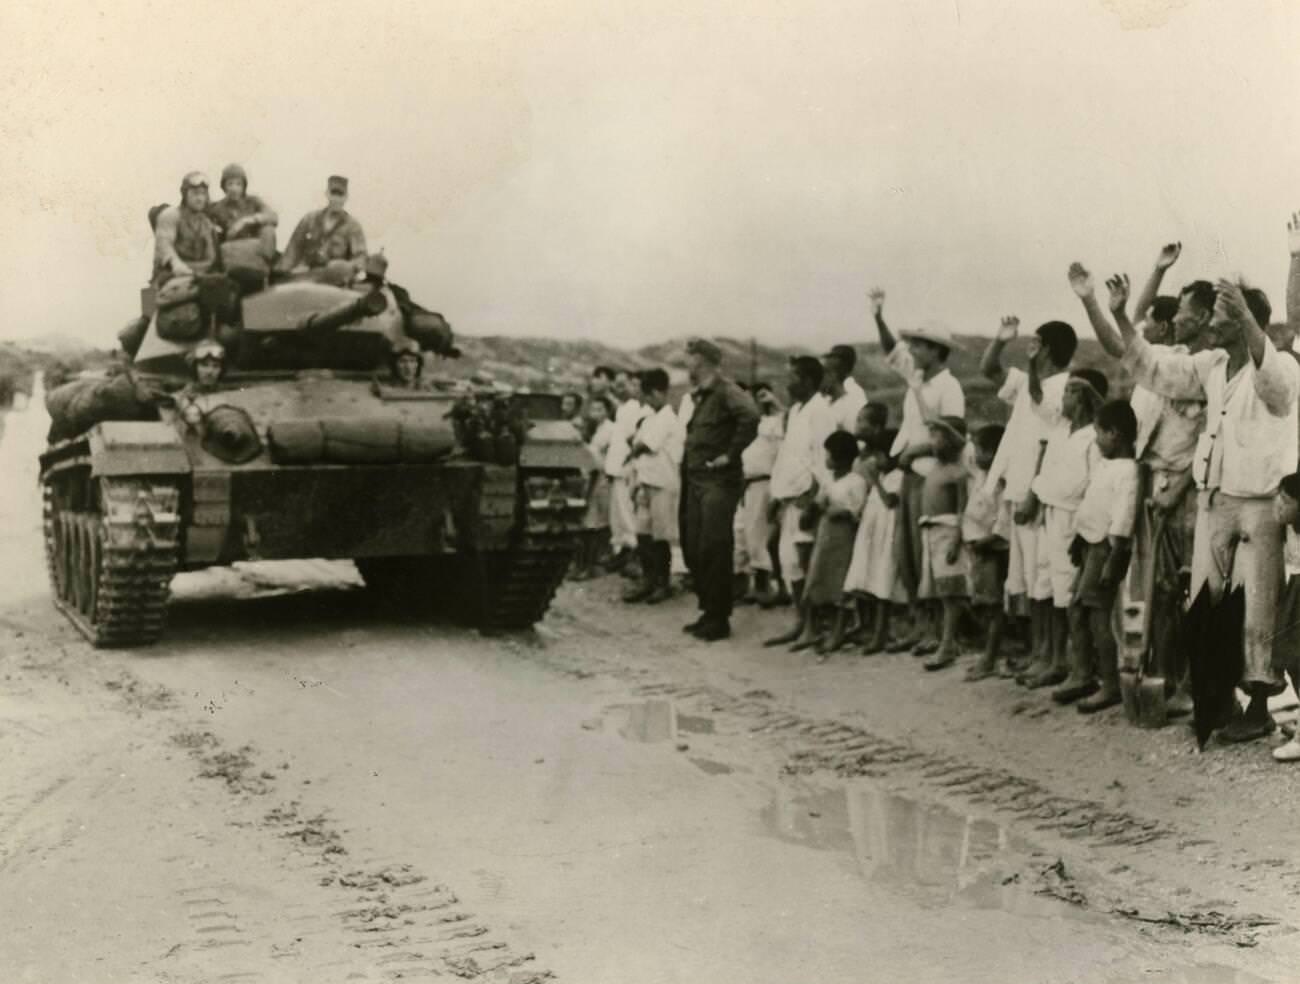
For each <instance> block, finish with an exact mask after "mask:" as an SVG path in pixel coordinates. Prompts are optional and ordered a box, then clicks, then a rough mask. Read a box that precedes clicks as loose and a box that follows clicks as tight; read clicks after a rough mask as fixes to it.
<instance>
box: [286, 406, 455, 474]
mask: <svg viewBox="0 0 1300 984" xmlns="http://www.w3.org/2000/svg"><path fill="white" fill-rule="evenodd" d="M267 441H268V443H269V444H270V446H271V460H272V461H274V462H276V463H277V464H284V465H306V464H311V463H313V462H319V461H325V462H335V463H338V464H392V463H397V462H404V463H419V462H428V461H437V460H438V459H439V458H444V457H446V456H447V455H448V454H450V453H451V452H452V451H453V450H454V449H455V447H456V441H455V437H454V436H453V434H452V433H451V432H450V431H449V430H448V429H447V428H446V427H439V426H437V425H433V424H422V423H416V422H414V421H409V420H396V419H392V418H389V419H380V420H354V419H350V418H326V419H322V420H280V421H276V422H275V423H273V424H272V425H271V426H270V427H269V428H268V429H267Z"/></svg>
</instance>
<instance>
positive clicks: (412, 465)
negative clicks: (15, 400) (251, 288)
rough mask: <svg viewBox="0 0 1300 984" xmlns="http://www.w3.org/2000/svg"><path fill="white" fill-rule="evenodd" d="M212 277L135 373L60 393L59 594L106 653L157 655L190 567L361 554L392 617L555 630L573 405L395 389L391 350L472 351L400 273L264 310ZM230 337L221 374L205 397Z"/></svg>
mask: <svg viewBox="0 0 1300 984" xmlns="http://www.w3.org/2000/svg"><path fill="white" fill-rule="evenodd" d="M199 280H200V281H201V282H200V283H199V285H198V289H197V293H196V294H195V295H194V296H193V297H191V298H190V300H189V301H187V302H186V303H191V305H192V306H191V307H190V308H187V309H185V310H184V311H182V312H180V313H179V314H178V313H177V312H176V311H175V310H174V309H173V310H170V311H163V310H159V311H155V312H153V313H152V314H151V315H149V316H147V329H145V330H144V331H143V334H142V335H140V336H138V337H137V339H136V340H135V344H134V345H133V347H134V348H135V351H134V358H133V360H132V362H131V363H130V365H129V366H128V367H126V368H125V369H124V370H123V371H122V372H121V373H120V374H119V375H117V376H114V377H113V378H112V379H109V380H99V381H91V382H87V381H81V382H80V383H75V382H74V383H71V384H68V385H66V386H64V387H61V388H60V389H58V390H55V391H54V392H52V393H50V394H48V396H47V405H48V406H49V407H50V409H51V416H52V418H53V421H54V423H53V426H52V428H51V433H50V439H51V440H50V445H49V447H48V448H47V450H46V451H45V452H44V454H42V455H41V459H40V464H41V481H42V485H43V494H44V535H45V548H46V556H47V561H48V568H49V577H50V582H51V586H52V591H53V595H54V599H55V603H56V605H57V606H58V607H59V608H60V609H61V610H62V611H63V612H64V613H65V615H66V616H67V617H68V618H69V619H70V620H71V621H72V622H73V623H74V624H75V625H76V626H77V627H78V628H79V629H80V630H81V631H82V632H83V633H84V634H85V635H86V637H87V638H88V639H90V641H91V642H92V643H94V644H95V645H96V646H137V645H144V644H148V643H152V642H154V641H155V640H157V639H158V638H159V636H160V635H161V634H162V632H163V631H164V626H165V622H166V609H167V601H168V596H169V586H170V584H171V581H172V578H173V576H174V575H175V574H176V573H177V572H178V571H187V570H196V569H199V568H204V567H209V566H214V565H227V564H231V563H233V562H236V561H242V560H259V559H265V560H272V559H288V558H318V557H323V558H348V559H351V560H353V561H355V562H356V566H357V569H358V570H359V572H360V574H361V576H362V578H363V580H364V581H365V584H366V587H367V589H368V590H370V591H372V592H374V593H375V594H376V595H377V596H378V597H379V598H380V599H382V600H383V601H385V602H388V603H394V604H397V605H400V606H401V607H402V608H403V609H404V610H406V611H412V610H414V611H419V612H430V613H433V612H438V611H441V612H450V613H452V614H454V615H456V616H458V617H460V618H462V619H464V620H466V621H468V622H471V623H472V624H475V625H477V626H479V627H481V628H484V629H517V628H522V627H526V626H529V625H532V624H533V623H535V622H536V621H537V620H539V619H540V618H541V617H542V616H543V614H544V613H545V611H546V609H547V607H548V605H549V603H550V601H551V599H552V597H553V595H554V592H555V589H556V587H557V586H558V585H559V583H560V581H561V579H562V578H563V576H564V573H565V571H566V569H567V568H568V566H569V563H570V561H571V559H572V557H573V554H574V552H575V551H576V550H577V548H578V547H579V546H580V543H581V538H582V536H583V535H584V534H583V516H584V513H585V509H586V499H585V495H586V482H587V470H588V469H589V468H590V467H591V466H592V461H591V458H590V455H589V453H588V452H587V450H586V448H585V447H584V445H583V443H582V441H581V440H580V438H579V436H578V434H577V432H576V431H575V430H574V428H573V427H572V426H571V425H570V424H569V423H568V422H566V421H563V420H560V419H559V417H560V414H559V405H558V397H555V398H551V397H549V396H546V395H541V394H537V395H533V396H526V395H502V394H500V393H484V392H482V391H470V392H468V393H466V392H465V391H464V390H463V388H458V387H457V386H456V385H454V384H452V382H451V381H450V380H446V381H442V382H439V381H437V380H434V381H431V382H426V383H424V384H423V385H418V386H414V387H412V386H407V385H399V384H398V381H397V380H396V379H395V378H394V377H391V376H389V375H387V373H386V371H385V369H386V367H387V366H389V364H390V357H391V356H392V353H393V352H394V346H396V347H397V348H398V349H401V348H402V347H403V345H405V347H407V348H411V347H412V346H411V345H410V341H409V340H410V339H414V340H415V341H416V342H417V343H418V345H419V347H420V349H422V350H424V352H426V353H428V352H431V351H433V352H441V353H442V354H444V355H447V354H458V353H455V352H454V348H453V347H452V346H451V336H450V329H449V328H448V327H447V325H446V322H445V321H442V319H441V317H440V316H438V315H435V314H432V313H431V312H426V311H423V309H420V308H419V307H418V306H415V305H412V304H411V303H410V301H409V298H408V297H407V296H406V295H405V293H404V292H403V291H401V289H400V288H397V287H395V286H393V285H391V284H388V283H386V282H385V281H384V280H383V279H382V277H380V278H377V279H376V278H371V281H370V282H368V283H363V284H358V285H353V286H337V285H332V284H328V283H320V282H315V281H311V280H298V281H291V282H284V283H273V284H271V285H269V286H266V287H265V288H264V289H261V290H259V291H256V292H253V293H250V294H247V295H246V296H240V293H239V291H238V290H234V291H232V289H231V285H230V283H229V282H228V281H226V280H225V278H223V277H221V276H220V275H208V276H204V277H201V278H199ZM184 325H188V327H187V328H185V330H184V331H181V330H179V328H178V326H184ZM213 340H216V341H218V342H219V343H220V344H221V346H222V349H223V350H224V364H225V371H224V374H223V375H221V376H220V379H219V381H218V382H216V383H215V384H214V385H209V386H199V385H197V384H196V382H195V380H194V376H193V368H192V363H193V361H194V359H193V355H194V352H195V350H196V349H197V348H198V347H199V346H202V345H208V346H211V344H212V341H213ZM78 386H80V389H77V387H78Z"/></svg>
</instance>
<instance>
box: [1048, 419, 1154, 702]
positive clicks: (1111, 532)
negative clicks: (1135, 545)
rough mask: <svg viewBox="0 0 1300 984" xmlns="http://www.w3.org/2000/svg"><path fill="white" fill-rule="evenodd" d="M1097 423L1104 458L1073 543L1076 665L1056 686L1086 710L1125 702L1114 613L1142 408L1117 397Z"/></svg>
mask: <svg viewBox="0 0 1300 984" xmlns="http://www.w3.org/2000/svg"><path fill="white" fill-rule="evenodd" d="M1095 427H1096V432H1097V450H1098V452H1100V455H1101V460H1100V461H1099V462H1097V463H1096V465H1095V467H1094V468H1093V469H1092V471H1091V474H1090V475H1089V478H1088V489H1087V491H1086V492H1085V493H1084V495H1083V501H1082V502H1080V503H1079V508H1078V510H1077V511H1076V512H1075V514H1074V537H1073V540H1072V543H1071V546H1070V557H1071V560H1072V561H1073V562H1074V566H1075V569H1076V571H1077V574H1076V577H1075V584H1074V592H1073V595H1072V597H1071V600H1070V642H1071V649H1072V650H1073V656H1074V665H1073V669H1072V670H1071V672H1070V677H1069V679H1068V680H1066V681H1065V684H1064V685H1063V686H1061V687H1059V688H1057V689H1056V690H1054V691H1052V699H1053V700H1054V701H1056V702H1057V703H1058V704H1069V703H1071V702H1073V701H1078V705H1077V706H1078V708H1079V711H1080V713H1083V714H1094V713H1096V712H1097V711H1101V710H1105V709H1106V708H1108V707H1114V706H1115V705H1116V704H1118V703H1119V702H1120V691H1119V644H1118V640H1117V639H1116V636H1115V631H1114V627H1113V622H1112V615H1113V614H1114V611H1115V599H1116V597H1117V595H1118V594H1119V587H1120V585H1121V584H1122V583H1123V581H1124V575H1125V574H1127V573H1128V563H1129V558H1130V556H1131V555H1132V541H1133V524H1134V522H1135V521H1136V519H1137V506H1138V501H1137V500H1138V467H1137V462H1136V461H1135V460H1134V457H1133V456H1134V447H1135V445H1136V444H1137V432H1138V423H1137V415H1136V414H1134V413H1133V408H1132V407H1131V406H1130V405H1129V404H1128V402H1127V401H1124V400H1112V401H1111V402H1110V403H1106V404H1103V405H1102V407H1101V409H1099V410H1098V411H1097V418H1096V424H1095ZM1098 677H1100V678H1101V686H1100V688H1099V687H1098V686H1097V678H1098Z"/></svg>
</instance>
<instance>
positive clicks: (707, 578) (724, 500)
mask: <svg viewBox="0 0 1300 984" xmlns="http://www.w3.org/2000/svg"><path fill="white" fill-rule="evenodd" d="M743 491H744V482H743V480H742V478H741V476H740V474H739V472H737V473H735V474H732V473H730V472H727V473H713V472H694V473H690V474H688V475H687V477H686V487H685V489H684V490H683V499H684V500H685V502H684V506H685V508H684V519H685V521H686V522H685V527H684V528H683V530H682V550H683V552H684V554H685V556H686V564H687V566H688V567H689V568H690V570H691V573H692V575H693V576H694V579H695V594H696V595H697V596H698V598H699V601H700V611H702V612H703V613H704V615H705V617H706V618H708V619H711V620H715V621H721V622H725V621H726V620H728V619H729V618H730V617H731V602H732V579H733V576H734V573H735V566H734V563H733V561H734V557H735V549H736V541H735V519H736V507H737V506H738V505H739V504H740V496H741V493H742V492H743Z"/></svg>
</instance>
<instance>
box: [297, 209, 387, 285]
mask: <svg viewBox="0 0 1300 984" xmlns="http://www.w3.org/2000/svg"><path fill="white" fill-rule="evenodd" d="M330 260H348V261H350V262H351V263H352V265H353V266H355V267H356V268H357V269H358V270H359V269H361V268H362V267H363V266H364V265H365V262H366V234H365V233H364V232H362V231H361V223H360V222H358V221H357V220H356V219H354V218H353V217H352V216H351V215H349V214H348V213H347V212H346V211H339V212H337V213H333V214H331V213H330V210H329V209H327V208H322V209H320V210H319V211H316V212H308V213H307V214H306V215H304V216H303V217H302V219H301V221H299V223H298V226H297V228H295V229H294V230H293V235H292V236H291V237H290V238H289V245H288V246H286V247H285V250H284V257H283V259H281V260H280V266H281V268H282V269H285V270H292V269H294V268H295V267H298V266H307V267H310V268H312V269H315V268H316V267H323V266H325V264H327V263H329V262H330Z"/></svg>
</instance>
